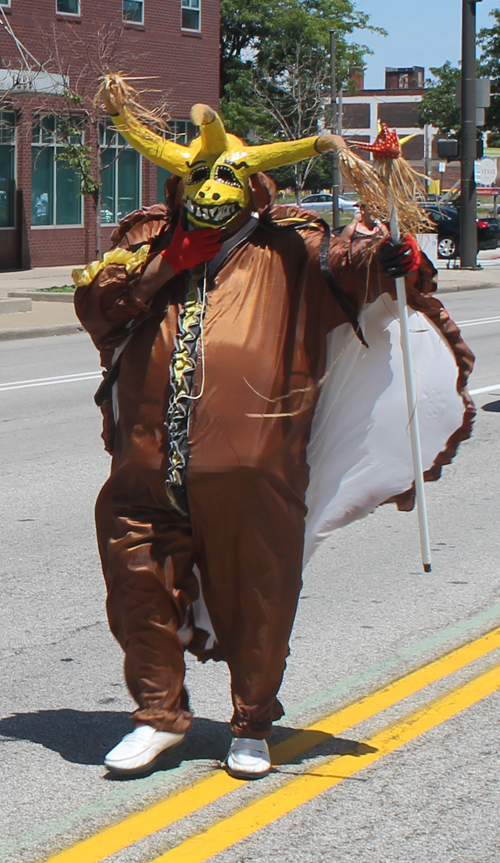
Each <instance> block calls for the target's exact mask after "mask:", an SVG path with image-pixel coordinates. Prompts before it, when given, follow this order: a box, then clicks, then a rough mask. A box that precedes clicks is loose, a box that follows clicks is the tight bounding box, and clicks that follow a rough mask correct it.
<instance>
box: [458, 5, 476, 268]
mask: <svg viewBox="0 0 500 863" xmlns="http://www.w3.org/2000/svg"><path fill="white" fill-rule="evenodd" d="M461 138H462V141H461V144H462V146H461V154H460V156H461V195H460V258H461V265H462V267H465V268H466V269H469V270H470V269H477V263H476V257H477V228H476V209H477V206H476V205H477V201H476V180H475V176H474V163H475V161H476V0H462V135H461Z"/></svg>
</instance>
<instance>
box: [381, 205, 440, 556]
mask: <svg viewBox="0 0 500 863" xmlns="http://www.w3.org/2000/svg"><path fill="white" fill-rule="evenodd" d="M390 226H391V239H392V240H393V242H395V243H398V242H399V238H400V237H399V225H398V216H397V213H396V208H395V206H394V205H393V204H392V201H390ZM396 296H397V301H398V312H399V320H400V323H401V348H402V351H403V367H404V373H405V384H406V403H407V406H408V422H409V425H410V441H411V455H412V461H413V473H414V475H415V495H416V498H417V512H418V526H419V530H420V548H421V551H422V564H423V567H424V572H430V571H431V568H432V567H431V547H430V543H429V526H428V523H427V506H426V503H425V491H424V471H423V467H422V450H421V446H420V433H419V428H418V413H417V394H416V389H415V380H414V371H413V363H412V358H411V345H410V327H409V324H408V306H407V302H406V285H405V280H404V277H401V278H399V279H396Z"/></svg>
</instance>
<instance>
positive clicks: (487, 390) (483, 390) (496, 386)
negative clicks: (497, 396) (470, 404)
mask: <svg viewBox="0 0 500 863" xmlns="http://www.w3.org/2000/svg"><path fill="white" fill-rule="evenodd" d="M493 390H500V384H492V385H491V386H490V387H479V389H477V390H469V393H470V395H471V396H477V395H479V393H492V392H493Z"/></svg>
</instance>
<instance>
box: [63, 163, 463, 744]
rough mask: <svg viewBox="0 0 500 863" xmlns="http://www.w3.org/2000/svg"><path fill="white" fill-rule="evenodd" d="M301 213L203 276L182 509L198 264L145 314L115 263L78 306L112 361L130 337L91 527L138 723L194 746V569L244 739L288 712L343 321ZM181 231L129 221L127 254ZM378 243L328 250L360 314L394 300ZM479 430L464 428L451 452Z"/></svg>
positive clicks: (314, 229) (421, 304) (316, 233)
mask: <svg viewBox="0 0 500 863" xmlns="http://www.w3.org/2000/svg"><path fill="white" fill-rule="evenodd" d="M260 182H261V183H262V182H263V181H262V179H261V180H260ZM265 185H266V184H265V183H264V186H265ZM296 217H299V218H301V219H308V218H309V217H311V214H306V213H305V212H304V211H302V210H298V209H297V208H286V207H272V208H270V209H267V211H266V212H265V213H264V215H262V214H261V219H260V221H259V223H258V224H257V226H256V227H255V229H254V230H253V232H252V233H251V234H249V235H248V236H247V237H245V238H244V239H243V240H242V241H241V242H240V243H239V244H238V245H236V246H235V247H234V248H233V249H232V250H231V251H230V252H229V254H227V256H226V257H225V258H224V259H223V260H222V261H221V262H220V263H219V265H218V267H216V269H215V272H214V273H212V274H211V275H209V276H208V278H207V281H206V305H205V315H204V320H203V333H202V335H201V336H199V337H198V339H197V342H196V352H197V361H196V368H195V372H194V380H193V381H192V388H191V390H190V399H189V404H190V406H191V407H190V411H189V416H188V422H189V427H188V428H189V461H188V464H187V471H185V472H182V471H181V474H182V487H181V488H180V495H181V496H180V497H178V500H179V501H180V506H181V508H183V507H184V508H187V510H188V514H181V513H180V512H179V511H178V509H176V508H175V506H174V505H173V503H172V502H171V500H169V498H168V497H167V493H166V489H165V481H166V478H167V474H168V472H169V470H171V468H172V446H171V441H169V430H168V428H167V427H166V425H165V418H166V416H167V413H168V411H169V406H170V405H171V396H172V382H171V362H172V354H173V351H174V348H175V345H176V338H177V334H178V328H179V322H178V318H179V313H182V312H183V308H184V306H183V303H184V302H185V299H186V291H187V284H188V281H189V279H191V286H193V285H194V284H195V283H196V284H197V285H198V288H199V290H200V291H203V279H204V277H203V269H204V268H203V266H202V267H201V268H200V269H196V270H195V271H192V272H191V274H189V273H182V274H180V275H179V276H176V277H174V278H172V279H171V280H170V281H169V282H168V283H167V284H165V285H164V287H163V288H161V289H160V290H159V291H158V292H157V293H156V295H155V296H154V297H153V300H152V301H151V303H150V305H149V306H146V305H145V304H144V302H143V301H142V300H141V293H140V290H141V283H140V272H138V273H136V274H134V275H132V276H128V275H127V273H126V271H125V269H124V267H123V266H119V265H110V266H108V267H106V268H105V269H104V270H102V271H101V273H100V274H99V275H98V276H97V278H96V279H95V280H94V282H93V283H92V284H91V285H88V286H85V287H80V288H79V289H78V291H77V294H76V300H75V302H76V309H77V313H78V316H79V318H80V320H81V321H82V323H83V325H84V326H85V328H86V329H87V330H88V332H89V333H90V335H91V337H92V339H93V341H94V343H95V344H96V346H97V347H98V349H99V350H100V351H101V353H102V356H103V364H104V365H105V366H108V367H109V365H110V362H111V357H112V355H113V352H114V350H115V349H116V348H117V347H118V346H119V345H121V344H122V343H123V341H124V339H126V338H127V336H130V338H129V341H128V342H127V343H126V345H125V347H124V349H123V352H122V357H121V369H120V374H119V378H118V382H117V385H116V392H115V398H114V419H113V420H112V421H110V420H111V416H112V408H111V401H110V400H108V402H107V403H106V404H105V405H104V408H105V415H106V423H105V433H104V435H105V440H106V443H107V446H108V449H109V450H110V451H111V452H112V454H113V462H112V470H111V476H110V478H109V480H108V482H107V483H106V484H105V486H104V488H103V489H102V492H101V494H100V496H99V499H98V502H97V510H96V517H97V532H98V539H99V548H100V553H101V558H102V564H103V570H104V574H105V578H106V583H107V588H108V614H109V620H110V626H111V629H112V631H113V633H114V635H115V636H116V638H117V639H118V641H119V643H120V644H121V646H122V648H123V650H124V651H125V670H126V678H127V683H128V686H129V688H130V691H131V693H132V695H133V697H134V698H135V700H136V701H137V703H138V705H139V709H138V711H137V712H136V713H135V714H134V718H135V719H139V720H142V721H145V722H147V723H149V724H151V725H153V726H154V727H155V728H157V729H160V730H165V731H173V732H177V733H182V732H184V731H186V730H187V728H188V727H189V725H190V723H191V721H192V714H191V713H190V711H189V706H188V699H187V695H186V693H185V690H184V688H183V685H184V660H183V651H184V647H183V644H182V642H181V640H180V639H179V637H178V636H177V630H178V629H179V628H180V627H181V626H182V625H183V623H184V621H185V619H186V615H187V616H188V617H189V613H190V611H189V610H190V607H191V605H192V603H193V602H194V601H195V600H196V598H197V597H198V591H199V587H198V580H197V578H196V576H195V574H194V573H193V566H194V565H196V566H197V567H198V569H199V574H200V580H201V584H202V588H203V596H204V600H205V603H206V606H207V609H208V611H209V614H210V618H211V621H212V624H213V628H214V631H215V635H216V639H217V645H216V648H217V650H218V653H219V656H220V657H221V658H223V659H224V660H225V661H226V662H227V664H228V666H229V668H230V671H231V679H232V694H233V703H234V715H233V719H232V726H231V729H232V733H233V735H234V736H236V737H253V738H264V737H266V736H267V735H268V734H269V731H270V728H271V722H272V721H273V720H274V719H277V718H279V716H281V715H282V709H281V705H280V704H279V702H278V701H277V699H276V695H277V692H278V690H279V687H280V684H281V680H282V676H283V672H284V668H285V659H286V656H287V652H288V639H289V636H290V632H291V628H292V624H293V620H294V616H295V611H296V607H297V600H298V595H299V591H300V587H301V570H302V552H303V536H304V518H305V514H306V506H305V493H306V489H307V484H308V474H309V469H308V465H307V462H306V446H307V443H308V440H309V435H310V428H311V421H312V417H313V414H314V408H315V405H316V401H317V397H318V393H319V389H318V387H317V384H318V382H319V381H320V379H321V377H322V375H323V374H324V372H325V363H326V337H327V334H328V332H329V331H331V330H332V329H333V328H334V327H337V326H339V325H341V324H345V322H346V320H347V318H346V316H345V314H344V312H343V311H342V310H341V308H340V306H339V304H338V302H337V300H336V299H335V297H334V296H333V295H332V292H331V290H330V288H329V287H328V285H327V284H326V282H325V280H324V279H323V277H322V275H321V271H320V268H319V263H318V253H319V246H320V242H321V239H322V236H323V230H322V228H321V227H320V226H318V225H316V226H314V225H309V226H307V227H303V228H298V229H297V227H295V229H293V230H292V229H290V230H284V229H278V228H276V227H273V226H272V225H271V224H270V220H271V219H272V220H273V222H275V223H276V222H278V223H280V224H281V225H282V226H284V225H289V224H290V223H289V222H286V221H283V220H286V219H293V218H296ZM311 218H314V216H312V217H311ZM171 232H172V229H171V226H170V217H169V214H168V211H167V210H166V208H163V207H161V206H158V207H155V208H150V209H149V210H145V211H143V212H141V213H139V214H136V215H135V216H134V217H132V218H131V219H130V221H129V222H128V223H124V225H123V226H122V229H121V230H119V231H118V233H117V236H116V241H117V242H119V243H120V245H121V246H122V247H124V248H126V249H130V250H132V251H135V250H136V249H137V248H138V247H140V246H141V245H142V244H144V243H151V244H152V246H151V255H155V254H158V252H159V251H160V250H161V249H162V248H165V246H166V245H167V244H168V240H169V237H170V236H171ZM372 242H373V241H372V240H371V239H370V238H366V239H358V240H356V241H355V242H354V243H347V242H344V241H341V240H339V239H336V238H334V239H332V241H331V244H330V264H331V268H332V271H333V273H334V275H335V278H336V280H337V283H338V284H339V286H340V287H341V288H342V290H343V292H344V294H345V296H346V297H347V298H348V300H349V303H350V305H351V307H352V309H353V311H355V312H357V311H359V309H360V308H361V306H362V305H363V303H365V302H366V301H367V300H368V301H370V300H373V299H375V298H376V297H378V296H379V295H380V294H381V293H383V292H388V293H390V294H391V295H393V292H394V282H393V280H392V279H390V278H389V277H387V276H384V275H383V274H382V272H381V270H380V268H379V266H378V263H377V257H376V254H375V256H374V257H369V256H367V254H366V250H367V248H368V247H369V246H370V244H371V243H372ZM434 280H435V270H434V269H433V267H432V266H431V265H430V263H429V262H428V261H427V259H425V258H424V259H423V261H422V264H421V267H420V270H419V271H418V272H417V273H414V274H412V275H411V276H409V277H407V279H406V281H407V286H408V293H409V302H410V305H412V306H413V307H415V308H419V309H421V310H422V311H423V312H424V313H425V314H427V315H429V316H430V317H431V318H433V319H434V320H435V323H436V325H437V326H438V327H440V328H441V329H443V331H444V335H445V337H446V338H447V340H448V342H449V343H450V344H452V346H453V349H454V351H455V354H456V357H457V362H458V364H459V368H460V370H461V379H462V384H463V383H464V382H465V377H466V374H467V373H468V371H470V368H471V363H472V358H471V355H470V352H469V351H468V350H467V348H466V347H465V345H464V344H463V342H462V341H461V339H460V336H459V333H458V331H457V329H456V327H455V326H454V325H453V324H452V323H451V322H450V321H449V320H448V319H447V316H446V317H445V316H443V313H442V307H441V304H440V303H438V301H437V300H435V299H433V298H429V297H426V296H425V294H427V293H430V292H431V291H433V290H435V284H434ZM130 333H131V335H130ZM196 396H198V398H197V399H196ZM186 404H187V402H186ZM469 421H470V417H469V418H468V420H467V422H469ZM466 425H467V423H466ZM171 427H172V425H171ZM467 433H468V428H466V427H465V426H464V428H463V429H461V430H460V432H459V433H458V434H457V440H456V441H455V442H454V445H453V446H454V447H455V448H456V443H458V439H459V438H463V437H465V436H466V435H467ZM448 456H451V453H447V455H446V457H445V458H444V459H442V461H445V460H449V458H448ZM178 491H179V489H178Z"/></svg>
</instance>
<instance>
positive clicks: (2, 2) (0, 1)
mask: <svg viewBox="0 0 500 863" xmlns="http://www.w3.org/2000/svg"><path fill="white" fill-rule="evenodd" d="M0 6H10V0H0Z"/></svg>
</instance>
